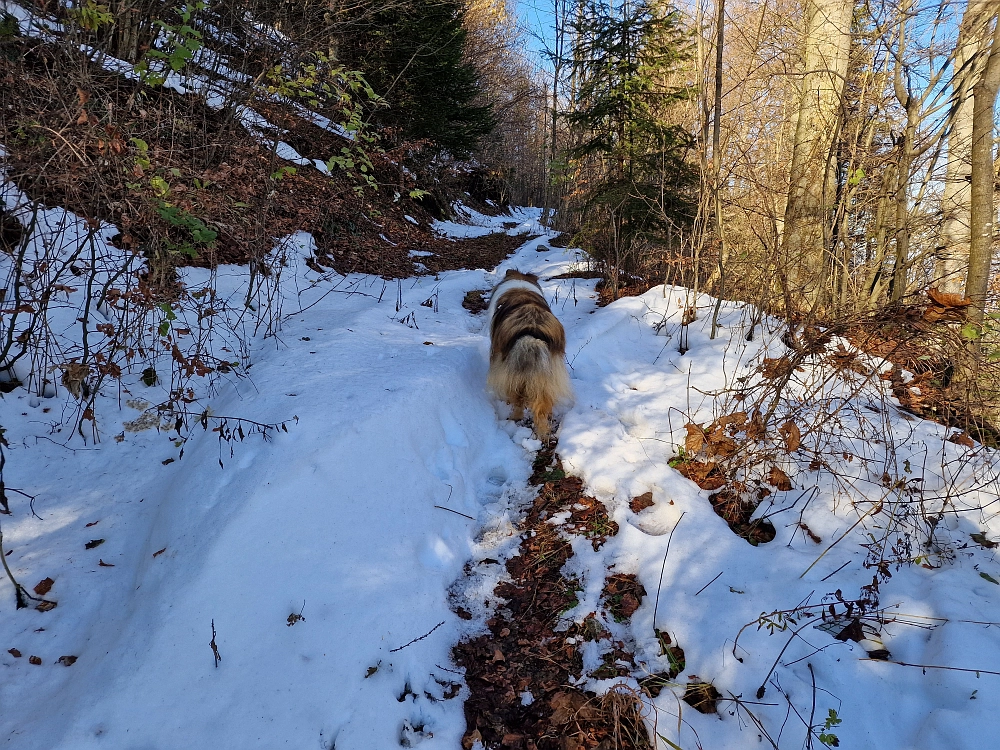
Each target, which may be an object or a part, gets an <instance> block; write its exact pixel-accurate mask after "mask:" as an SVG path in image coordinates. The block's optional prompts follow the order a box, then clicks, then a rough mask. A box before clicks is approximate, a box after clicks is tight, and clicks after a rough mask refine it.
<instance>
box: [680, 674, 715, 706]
mask: <svg viewBox="0 0 1000 750" xmlns="http://www.w3.org/2000/svg"><path fill="white" fill-rule="evenodd" d="M721 697H722V693H720V692H719V691H718V690H717V689H716V687H715V685H713V684H712V683H710V682H703V681H701V680H699V679H698V678H697V677H695V676H693V675H692V681H691V682H689V683H688V685H687V687H686V688H685V689H684V698H683V700H684V702H685V703H687V704H688V705H689V706H691V708H693V709H694V710H695V711H698V712H699V713H703V714H714V713H716V710H717V709H716V703H717V702H718V700H719V698H721Z"/></svg>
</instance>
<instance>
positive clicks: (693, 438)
mask: <svg viewBox="0 0 1000 750" xmlns="http://www.w3.org/2000/svg"><path fill="white" fill-rule="evenodd" d="M684 429H686V430H687V437H686V438H685V439H684V450H685V452H687V453H690V454H691V455H694V454H695V453H698V452H699V451H700V450H701V449H702V448H703V447H704V446H705V442H706V440H707V438H706V436H705V431H704V430H703V429H702V428H701V427H700V426H699V425H696V424H695V423H694V422H688V423H687V424H686V425H684Z"/></svg>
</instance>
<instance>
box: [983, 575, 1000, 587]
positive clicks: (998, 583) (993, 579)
mask: <svg viewBox="0 0 1000 750" xmlns="http://www.w3.org/2000/svg"><path fill="white" fill-rule="evenodd" d="M979 577H980V578H985V579H986V580H987V581H989V582H990V583H995V584H996V585H997V586H1000V581H998V580H997V579H996V578H994V577H993V576H991V575H990V574H989V573H980V574H979Z"/></svg>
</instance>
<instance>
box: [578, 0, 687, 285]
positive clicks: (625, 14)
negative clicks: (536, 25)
mask: <svg viewBox="0 0 1000 750" xmlns="http://www.w3.org/2000/svg"><path fill="white" fill-rule="evenodd" d="M576 37H577V49H576V50H575V53H574V75H575V78H576V80H577V81H578V88H577V93H576V99H575V101H574V103H573V109H572V111H571V112H570V113H569V114H568V116H567V118H568V120H569V122H570V125H571V126H572V128H573V129H574V131H575V134H576V143H577V145H576V146H575V147H573V148H572V149H570V152H569V156H570V158H571V159H573V160H574V161H575V163H576V165H577V169H578V172H581V173H583V177H584V179H585V180H586V184H587V189H586V193H585V197H584V207H585V216H587V217H588V218H587V220H585V221H584V231H583V235H584V237H585V238H586V237H588V235H589V242H588V244H589V245H591V247H590V249H591V251H592V253H593V254H594V255H595V256H597V257H598V259H600V260H603V261H605V262H606V263H607V264H608V266H609V269H608V270H609V271H611V272H612V274H614V273H616V272H617V271H618V270H628V271H633V272H634V271H635V270H637V267H638V266H639V265H640V262H641V260H642V259H641V258H639V257H637V250H638V245H639V244H640V243H647V244H648V243H649V242H654V243H655V242H657V241H658V240H659V239H661V238H662V235H663V233H664V231H665V228H666V225H667V224H669V223H671V222H674V223H680V224H684V223H687V222H688V221H689V220H690V216H691V212H692V200H691V186H692V184H693V181H694V176H695V175H694V171H693V170H692V168H691V167H690V165H689V164H688V163H687V162H686V161H685V159H684V155H685V152H686V150H687V149H688V147H689V146H690V143H691V139H690V136H689V134H688V133H687V132H686V131H685V130H684V129H683V128H682V127H680V126H679V125H676V124H672V123H671V122H670V120H669V119H668V117H669V111H668V110H669V108H670V106H671V105H672V104H674V103H676V102H678V101H680V100H682V99H685V98H687V97H689V96H690V93H691V92H690V89H689V88H688V87H684V86H681V87H678V86H673V85H671V83H670V79H671V74H672V73H673V72H674V71H675V70H676V68H677V67H678V65H679V64H680V63H681V61H683V60H684V59H685V56H686V47H687V45H686V44H685V39H684V34H683V32H682V30H681V28H680V19H679V14H678V13H677V12H676V11H675V10H674V9H673V8H672V7H671V6H668V5H666V4H665V3H662V2H659V1H658V0H623V1H622V2H619V3H617V4H615V3H611V4H609V3H606V2H596V1H595V0H589V2H586V4H585V6H584V8H583V12H582V13H581V14H580V17H579V19H578V20H577V22H576ZM588 224H589V230H590V231H588Z"/></svg>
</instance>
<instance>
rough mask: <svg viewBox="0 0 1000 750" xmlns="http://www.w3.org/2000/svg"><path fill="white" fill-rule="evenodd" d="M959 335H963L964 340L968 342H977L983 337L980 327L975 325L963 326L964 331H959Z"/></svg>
mask: <svg viewBox="0 0 1000 750" xmlns="http://www.w3.org/2000/svg"><path fill="white" fill-rule="evenodd" d="M959 333H960V334H961V335H962V338H963V339H965V340H967V341H976V340H977V339H979V338H980V337H982V335H983V334H982V332H981V331H980V330H979V326H977V325H976V324H974V323H967V324H965V325H964V326H962V330H961V331H959Z"/></svg>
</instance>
